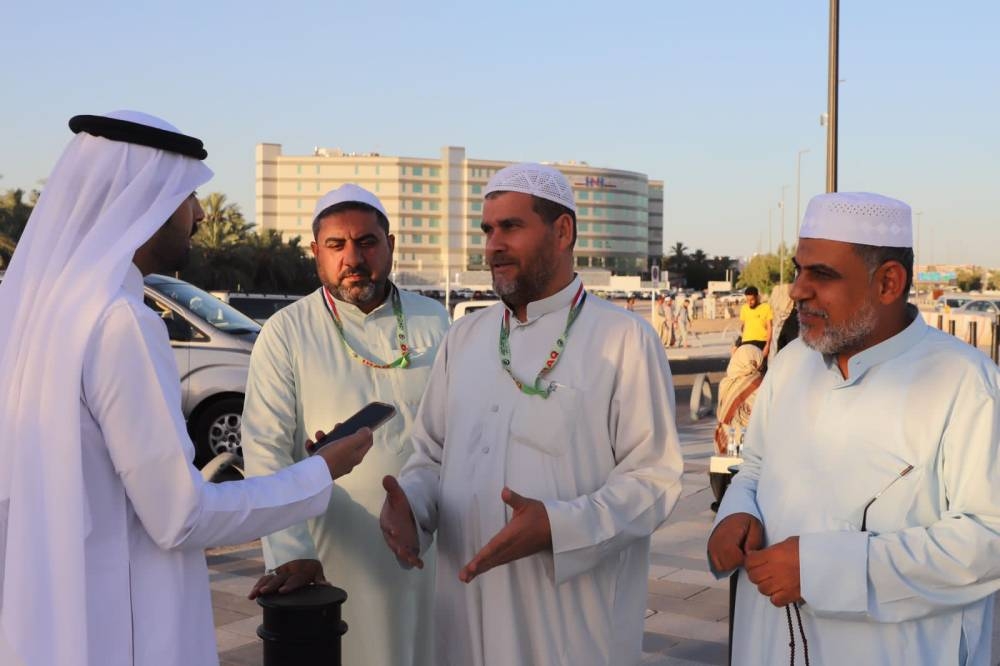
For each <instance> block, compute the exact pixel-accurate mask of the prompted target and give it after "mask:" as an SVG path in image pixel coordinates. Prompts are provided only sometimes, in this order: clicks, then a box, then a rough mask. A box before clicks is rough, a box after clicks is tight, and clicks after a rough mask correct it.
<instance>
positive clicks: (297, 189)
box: [295, 181, 302, 192]
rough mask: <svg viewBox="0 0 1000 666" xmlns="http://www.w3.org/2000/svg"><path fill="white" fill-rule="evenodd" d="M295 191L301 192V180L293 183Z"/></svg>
mask: <svg viewBox="0 0 1000 666" xmlns="http://www.w3.org/2000/svg"><path fill="white" fill-rule="evenodd" d="M295 191H296V192H301V191H302V183H301V181H300V182H298V183H295Z"/></svg>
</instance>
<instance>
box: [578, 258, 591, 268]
mask: <svg viewBox="0 0 1000 666" xmlns="http://www.w3.org/2000/svg"><path fill="white" fill-rule="evenodd" d="M576 265H577V266H578V267H580V268H584V267H586V266H589V265H590V257H577V258H576Z"/></svg>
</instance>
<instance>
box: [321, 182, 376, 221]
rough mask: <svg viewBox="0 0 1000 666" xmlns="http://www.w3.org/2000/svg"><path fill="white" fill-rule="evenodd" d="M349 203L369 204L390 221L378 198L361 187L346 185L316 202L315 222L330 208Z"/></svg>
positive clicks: (351, 184)
mask: <svg viewBox="0 0 1000 666" xmlns="http://www.w3.org/2000/svg"><path fill="white" fill-rule="evenodd" d="M348 201H350V202H354V203H363V204H368V205H369V206H371V207H372V208H374V209H375V210H377V211H378V212H380V213H382V214H383V215H385V219H387V220H388V219H389V215H388V214H387V213H386V212H385V207H384V206H382V202H381V201H379V199H378V197H377V196H375V195H374V194H372V193H371V192H369V191H368V190H366V189H365V188H363V187H361V186H359V185H355V184H354V183H345V184H343V185H341V186H340V187H338V188H337V189H335V190H330V191H329V192H327V193H326V194H324V195H323V196H322V198H320V200H319V201H317V202H316V208H315V209H314V210H313V220H315V219H316V218H317V217H318V216H319V214H320V213H322V212H323V211H324V210H326V209H327V208H329V207H330V206H335V205H337V204H339V203H347V202H348Z"/></svg>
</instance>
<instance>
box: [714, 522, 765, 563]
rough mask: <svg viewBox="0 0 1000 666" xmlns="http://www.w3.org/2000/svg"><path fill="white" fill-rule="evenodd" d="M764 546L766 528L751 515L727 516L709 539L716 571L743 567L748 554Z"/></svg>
mask: <svg viewBox="0 0 1000 666" xmlns="http://www.w3.org/2000/svg"><path fill="white" fill-rule="evenodd" d="M763 544H764V528H763V526H761V524H760V521H759V520H757V518H755V517H754V516H752V515H750V514H749V513H734V514H733V515H731V516H726V517H725V518H724V519H723V520H722V522H720V523H719V524H718V525H716V527H715V529H714V530H712V535H711V536H710V537H708V557H709V559H710V560H711V561H712V567H713V568H714V569H715V570H716V571H729V570H730V569H735V568H736V567H739V566H742V565H743V562H744V560H745V558H746V554H747V553H749V552H750V551H754V550H758V549H759V548H760V547H761V546H762V545H763Z"/></svg>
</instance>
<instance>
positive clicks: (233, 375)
mask: <svg viewBox="0 0 1000 666" xmlns="http://www.w3.org/2000/svg"><path fill="white" fill-rule="evenodd" d="M144 282H145V301H146V305H148V306H149V307H151V308H152V309H153V310H154V311H156V312H157V313H158V314H159V315H160V316H161V317H162V318H163V321H164V323H165V324H166V325H167V332H168V333H169V334H170V346H171V347H172V348H173V350H174V357H175V358H176V360H177V368H178V370H179V371H180V380H181V394H182V397H181V401H182V402H181V408H182V410H183V412H184V418H186V419H187V423H188V432H189V433H190V434H191V439H192V440H193V441H194V445H195V464H196V465H197V466H198V467H201V466H202V465H204V464H206V463H207V462H208V461H209V460H211V459H212V458H214V457H215V456H217V455H218V454H220V453H235V454H236V455H240V456H242V454H243V450H242V448H241V447H240V427H241V425H242V417H243V395H244V392H245V391H246V383H247V374H248V372H249V370H250V351H251V350H252V349H253V343H254V341H255V340H256V339H257V334H258V333H260V325H259V324H257V322H255V321H253V320H252V319H250V318H249V317H247V316H246V315H244V314H242V313H241V312H239V311H237V310H236V309H234V308H233V307H231V306H229V305H227V304H225V303H223V302H222V301H220V300H219V299H217V298H216V297H214V296H212V295H210V294H209V293H208V292H205V291H202V290H201V289H199V288H197V287H195V286H194V285H192V284H190V283H187V282H184V281H183V280H178V279H175V278H172V277H166V276H164V275H155V274H154V275H147V276H146V278H145V280H144Z"/></svg>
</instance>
